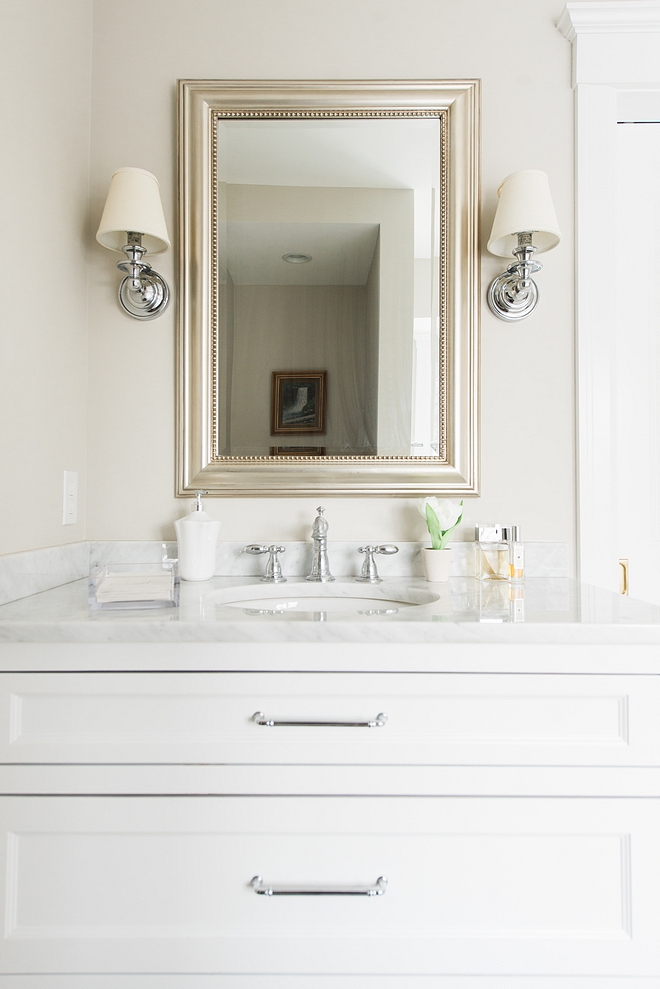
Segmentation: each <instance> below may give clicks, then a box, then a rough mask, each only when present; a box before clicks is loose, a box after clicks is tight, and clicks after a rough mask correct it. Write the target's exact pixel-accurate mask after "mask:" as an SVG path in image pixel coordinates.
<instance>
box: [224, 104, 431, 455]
mask: <svg viewBox="0 0 660 989" xmlns="http://www.w3.org/2000/svg"><path fill="white" fill-rule="evenodd" d="M216 128H217V136H216V140H217V156H218V163H217V205H218V223H217V239H218V245H217V258H218V344H217V346H218V358H219V364H220V375H221V378H220V382H219V397H220V402H219V405H218V410H217V417H218V421H217V427H216V428H217V435H218V454H219V455H220V456H232V457H236V456H239V457H254V456H258V457H263V456H282V455H287V454H289V455H298V456H319V455H321V456H344V457H345V456H360V457H373V456H388V457H392V456H394V457H400V456H404V457H410V456H412V457H415V456H424V457H429V456H437V455H438V451H439V431H440V364H439V354H440V346H441V335H440V334H441V327H440V320H439V309H438V302H439V284H438V281H439V270H440V269H439V250H438V248H439V240H440V225H441V223H442V217H441V215H440V140H441V128H440V120H439V118H438V117H437V116H436V117H431V118H420V119H416V118H411V119H400V118H395V119H387V118H385V119H383V118H362V119H357V120H356V119H321V120H308V119H300V120H218V121H217V123H216ZM319 373H322V374H323V375H324V382H323V388H322V390H321V389H319V388H318V387H317V385H316V383H315V379H314V375H318V374H319ZM282 374H286V375H287V377H286V379H281V378H280V375H282Z"/></svg>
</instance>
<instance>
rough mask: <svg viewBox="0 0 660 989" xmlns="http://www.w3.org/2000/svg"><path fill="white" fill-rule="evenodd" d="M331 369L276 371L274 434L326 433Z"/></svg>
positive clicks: (272, 389)
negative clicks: (329, 372) (328, 385)
mask: <svg viewBox="0 0 660 989" xmlns="http://www.w3.org/2000/svg"><path fill="white" fill-rule="evenodd" d="M327 379H328V372H327V371H273V380H272V388H271V414H270V432H271V435H278V434H280V433H325V430H326V406H327Z"/></svg>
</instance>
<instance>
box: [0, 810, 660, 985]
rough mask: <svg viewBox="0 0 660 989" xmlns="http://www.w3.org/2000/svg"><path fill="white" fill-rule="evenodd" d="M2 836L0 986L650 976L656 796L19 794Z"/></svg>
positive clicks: (656, 888)
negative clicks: (41, 981) (81, 979)
mask: <svg viewBox="0 0 660 989" xmlns="http://www.w3.org/2000/svg"><path fill="white" fill-rule="evenodd" d="M0 821H1V822H2V831H3V832H4V840H5V842H6V854H5V855H4V856H3V860H4V863H5V864H3V868H4V869H5V873H4V877H3V883H4V890H3V895H2V897H1V902H2V909H3V910H4V911H5V916H4V918H3V925H2V930H3V931H4V934H3V936H2V939H1V941H0V971H2V972H4V973H11V972H25V973H30V972H51V973H57V972H88V973H94V972H99V973H100V972H115V973H121V972H132V973H140V972H151V973H158V972H170V973H175V972H181V973H185V972H197V973H204V972H217V973H222V972H233V973H255V974H256V973H272V974H278V973H279V974H286V973H291V974H294V973H298V974H303V973H308V974H323V973H325V974H348V973H353V974H359V973H363V974H379V973H381V974H387V973H391V974H408V975H414V974H420V975H423V974H426V975H429V974H472V975H478V974H484V975H485V974H489V975H496V974H498V973H500V974H504V973H506V974H509V975H514V974H519V975H520V974H525V975H542V974H550V975H552V974H558V973H561V974H563V975H601V974H602V975H605V974H609V973H612V972H616V973H617V974H618V975H631V976H632V975H656V976H660V957H659V952H658V948H657V930H658V925H659V924H660V846H659V844H658V841H657V834H658V830H659V828H660V807H659V805H658V801H653V800H636V801H622V800H562V799H554V800H543V799H499V798H497V799H494V798H491V799H483V798H463V799H457V798H453V799H446V798H426V799H418V798H411V799H405V798H358V797H353V798H327V797H326V798H305V799H301V798H296V799H291V798H222V797H218V798H211V797H206V798H114V799H113V798H110V799H109V798H98V797H97V798H76V797H73V798H61V797H50V798H37V797H33V798H29V797H27V798H25V797H23V798H3V799H2V800H0ZM256 875H260V876H262V878H263V882H264V884H265V885H266V886H267V887H270V886H271V885H272V888H273V889H274V890H275V891H276V893H277V891H278V890H279V889H281V888H282V886H286V887H288V888H289V890H291V887H293V889H294V890H296V891H301V890H303V891H306V892H305V893H304V894H302V895H301V894H300V893H299V892H295V893H291V892H290V893H289V895H272V896H267V895H259V894H257V893H255V891H254V889H253V887H252V885H251V880H252V879H253V877H254V876H256ZM380 876H387V879H388V883H387V889H386V892H385V893H384V895H379V896H376V895H374V896H368V895H350V896H349V895H338V894H337V887H340V888H344V887H347V888H352V889H356V888H360V887H364V888H369V887H374V886H375V884H376V880H377V879H378V878H379V877H380ZM310 887H313V888H314V889H315V890H316V891H317V892H316V895H309V892H310ZM330 890H334V893H332V895H331V894H330V892H329V891H330Z"/></svg>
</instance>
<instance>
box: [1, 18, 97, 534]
mask: <svg viewBox="0 0 660 989" xmlns="http://www.w3.org/2000/svg"><path fill="white" fill-rule="evenodd" d="M91 31H92V3H91V0H58V2H57V3H52V2H50V0H32V2H30V3H28V2H21V0H4V2H3V3H2V5H1V6H0V93H1V94H2V98H1V99H0V134H2V155H0V203H1V206H0V212H1V215H2V239H1V241H0V251H1V252H2V253H1V256H0V279H1V281H0V465H1V466H0V518H2V523H0V553H12V552H17V551H20V550H25V549H35V548H39V547H42V546H50V545H57V544H61V543H67V542H74V541H76V540H79V539H82V538H83V537H84V528H85V516H84V503H85V450H86V431H87V388H86V382H87V254H88V239H89V238H88V234H89V231H88V229H87V227H88V206H87V198H88V184H89V183H88V175H89V140H90V132H89V122H90V113H89V109H90V108H89V102H90V82H91V42H92V38H91ZM65 469H66V470H75V471H78V472H79V482H80V506H79V511H78V520H79V521H78V524H76V525H70V526H63V525H62V472H63V471H64V470H65Z"/></svg>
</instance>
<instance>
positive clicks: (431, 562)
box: [422, 547, 451, 583]
mask: <svg viewBox="0 0 660 989" xmlns="http://www.w3.org/2000/svg"><path fill="white" fill-rule="evenodd" d="M422 559H423V560H424V575H425V577H426V579H427V580H430V581H433V582H434V583H438V582H440V581H443V580H449V569H450V567H451V548H449V547H447V548H446V549H431V548H430V547H424V548H423V549H422Z"/></svg>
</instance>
